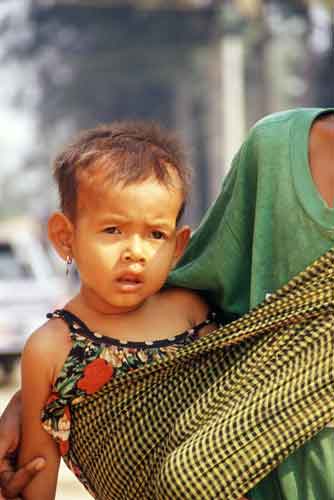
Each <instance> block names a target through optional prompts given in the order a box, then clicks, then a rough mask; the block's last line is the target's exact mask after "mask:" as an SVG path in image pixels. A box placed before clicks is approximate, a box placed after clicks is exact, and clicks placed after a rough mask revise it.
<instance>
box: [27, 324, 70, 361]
mask: <svg viewBox="0 0 334 500" xmlns="http://www.w3.org/2000/svg"><path fill="white" fill-rule="evenodd" d="M68 337H69V335H68V328H67V326H66V324H65V323H64V322H63V321H62V320H61V319H51V320H48V321H46V322H45V323H44V324H43V325H41V326H40V327H39V328H37V330H35V331H34V332H33V333H32V334H31V335H30V337H29V338H28V340H27V342H26V344H25V348H24V350H25V351H26V350H33V351H37V352H39V353H40V354H43V353H44V354H47V353H48V352H52V353H53V354H55V353H56V351H55V348H56V347H59V345H60V344H61V343H62V341H63V342H64V343H67V342H68Z"/></svg>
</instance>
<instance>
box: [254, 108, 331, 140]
mask: <svg viewBox="0 0 334 500" xmlns="http://www.w3.org/2000/svg"><path fill="white" fill-rule="evenodd" d="M330 111H331V110H330V109H325V108H294V109H288V110H284V111H279V112H275V113H271V114H269V115H266V116H264V117H263V118H261V119H260V120H258V121H257V122H255V124H254V125H253V126H252V127H251V129H250V133H249V138H253V137H257V136H259V135H263V134H266V133H270V131H271V129H279V128H281V129H286V128H287V127H288V126H289V125H291V124H293V125H294V126H301V127H302V126H309V125H310V123H312V121H313V120H314V119H315V118H317V117H318V116H320V115H321V114H325V113H328V112H330Z"/></svg>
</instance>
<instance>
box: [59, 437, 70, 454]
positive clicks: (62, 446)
mask: <svg viewBox="0 0 334 500" xmlns="http://www.w3.org/2000/svg"><path fill="white" fill-rule="evenodd" d="M69 449H70V442H69V440H68V439H67V440H66V441H62V440H59V451H60V454H61V456H62V457H63V456H64V455H67V453H68V450H69Z"/></svg>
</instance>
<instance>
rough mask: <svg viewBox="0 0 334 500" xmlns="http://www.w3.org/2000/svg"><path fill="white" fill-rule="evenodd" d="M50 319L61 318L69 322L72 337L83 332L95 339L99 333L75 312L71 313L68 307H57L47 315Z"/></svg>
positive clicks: (85, 335) (84, 334)
mask: <svg viewBox="0 0 334 500" xmlns="http://www.w3.org/2000/svg"><path fill="white" fill-rule="evenodd" d="M46 317H47V318H48V319H52V318H60V319H62V320H63V321H65V323H66V324H67V326H68V328H69V330H70V333H71V337H72V338H76V336H77V335H80V334H82V335H83V336H84V337H88V338H89V339H90V340H95V341H96V337H97V335H96V334H94V333H93V332H92V331H91V330H90V329H89V328H88V326H87V325H86V324H85V323H84V322H83V321H82V320H81V319H80V318H78V316H76V315H75V314H73V313H71V312H70V311H68V310H66V309H56V310H55V311H53V312H52V313H48V314H47V315H46Z"/></svg>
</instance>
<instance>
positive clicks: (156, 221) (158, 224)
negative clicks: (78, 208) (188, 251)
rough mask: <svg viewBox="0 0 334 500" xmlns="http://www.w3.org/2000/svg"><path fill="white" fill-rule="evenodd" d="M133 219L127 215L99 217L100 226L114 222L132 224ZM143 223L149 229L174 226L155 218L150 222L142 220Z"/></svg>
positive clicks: (171, 227)
mask: <svg viewBox="0 0 334 500" xmlns="http://www.w3.org/2000/svg"><path fill="white" fill-rule="evenodd" d="M132 221H133V218H132V217H129V216H127V215H122V214H112V213H111V214H109V215H107V216H104V217H101V219H100V220H99V223H100V224H102V225H103V224H110V223H115V222H120V223H121V222H123V223H126V222H132ZM144 223H145V224H146V225H147V226H149V227H160V228H162V229H163V228H165V229H173V228H174V225H173V224H171V223H170V222H168V221H167V220H166V219H163V218H156V219H151V220H147V221H145V220H144Z"/></svg>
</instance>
